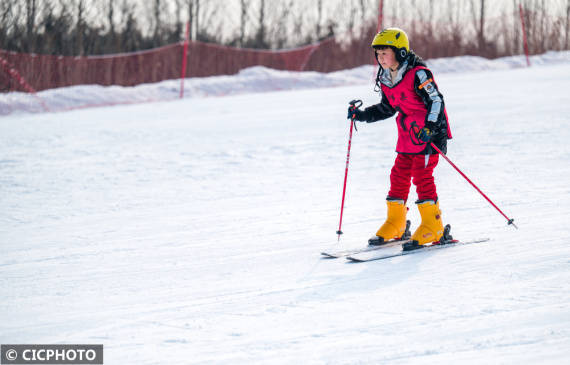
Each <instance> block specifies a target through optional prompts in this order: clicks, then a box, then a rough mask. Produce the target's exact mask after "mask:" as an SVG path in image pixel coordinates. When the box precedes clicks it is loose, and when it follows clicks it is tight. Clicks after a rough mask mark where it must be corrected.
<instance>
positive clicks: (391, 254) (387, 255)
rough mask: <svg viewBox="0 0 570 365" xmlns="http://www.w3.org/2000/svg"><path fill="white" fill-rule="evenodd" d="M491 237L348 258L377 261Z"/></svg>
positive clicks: (485, 240)
mask: <svg viewBox="0 0 570 365" xmlns="http://www.w3.org/2000/svg"><path fill="white" fill-rule="evenodd" d="M489 240H490V239H489V238H480V239H476V240H471V241H458V240H450V241H447V242H433V243H430V244H426V245H422V246H419V248H416V249H414V250H409V251H404V250H403V249H399V250H397V251H396V252H378V253H376V252H359V253H356V254H352V255H347V256H346V258H347V259H348V260H350V261H352V262H368V261H376V260H385V259H390V258H393V257H398V256H405V255H412V254H415V253H420V252H426V251H432V250H438V249H441V248H447V247H454V246H458V245H468V244H472V243H480V242H487V241H489Z"/></svg>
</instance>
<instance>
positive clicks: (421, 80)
mask: <svg viewBox="0 0 570 365" xmlns="http://www.w3.org/2000/svg"><path fill="white" fill-rule="evenodd" d="M376 87H377V88H378V87H379V88H380V89H381V91H382V101H381V102H380V103H379V104H376V105H372V106H370V107H368V108H366V112H367V114H368V115H369V116H370V118H369V119H368V120H366V122H368V123H373V122H376V121H379V120H382V119H386V118H389V117H391V116H393V115H394V114H396V112H398V116H397V117H396V124H397V126H398V142H397V144H396V152H398V153H405V154H424V155H425V154H433V153H434V152H435V151H432V148H431V147H430V146H429V144H426V143H421V142H420V141H418V139H417V138H416V136H415V133H414V130H413V129H412V126H413V125H414V124H415V125H417V126H418V128H423V127H424V126H425V127H427V128H429V129H430V130H431V131H432V132H433V137H432V142H433V143H434V144H435V145H436V146H437V147H438V148H439V149H441V151H442V152H443V153H445V152H446V150H447V140H448V139H451V130H450V128H449V123H448V120H447V112H446V110H445V104H444V102H443V95H442V94H441V93H440V92H439V90H438V88H437V85H436V83H435V81H434V80H433V75H432V73H431V71H430V70H429V69H428V68H427V67H426V64H425V63H424V62H423V61H422V59H421V58H419V57H417V56H416V55H415V54H414V53H413V52H410V53H409V55H408V57H407V58H406V60H405V61H404V62H402V63H401V64H400V68H399V69H398V74H397V76H396V79H395V82H392V78H391V76H390V71H389V70H383V69H382V68H380V70H379V72H378V77H377V79H376ZM377 91H379V90H378V89H377Z"/></svg>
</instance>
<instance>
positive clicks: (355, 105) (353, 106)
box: [336, 100, 362, 241]
mask: <svg viewBox="0 0 570 365" xmlns="http://www.w3.org/2000/svg"><path fill="white" fill-rule="evenodd" d="M349 104H350V108H351V110H352V111H354V110H356V109H358V108H359V107H360V106H362V100H352V101H351V102H350V103H349ZM355 116H356V114H352V117H351V118H350V134H349V136H348V152H347V153H346V168H345V170H344V185H343V187H342V203H341V205H340V222H339V223H338V231H336V234H337V235H338V240H339V241H340V235H341V234H342V213H343V211H344V197H345V194H346V180H347V178H348V164H349V162H350V145H351V144H352V129H353V128H354V117H355Z"/></svg>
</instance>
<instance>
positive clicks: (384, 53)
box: [376, 47, 400, 70]
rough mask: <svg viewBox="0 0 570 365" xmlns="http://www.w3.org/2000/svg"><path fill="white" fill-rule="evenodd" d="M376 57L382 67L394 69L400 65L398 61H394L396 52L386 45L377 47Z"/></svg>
mask: <svg viewBox="0 0 570 365" xmlns="http://www.w3.org/2000/svg"><path fill="white" fill-rule="evenodd" d="M376 57H377V58H378V62H380V65H381V66H382V68H384V69H385V68H390V69H392V70H395V69H396V68H398V66H399V65H400V64H399V63H398V61H396V54H395V53H394V50H392V48H389V47H386V48H383V49H377V50H376Z"/></svg>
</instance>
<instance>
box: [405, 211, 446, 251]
mask: <svg viewBox="0 0 570 365" xmlns="http://www.w3.org/2000/svg"><path fill="white" fill-rule="evenodd" d="M418 210H419V211H420V215H421V217H422V223H421V224H420V226H419V227H418V229H416V231H415V232H414V234H413V235H412V239H411V242H409V244H406V245H405V246H404V250H413V249H414V248H418V246H421V245H425V244H427V243H431V242H437V241H439V240H440V239H441V238H442V237H443V223H442V221H441V210H439V202H436V203H434V202H433V200H427V201H424V202H422V203H418Z"/></svg>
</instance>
